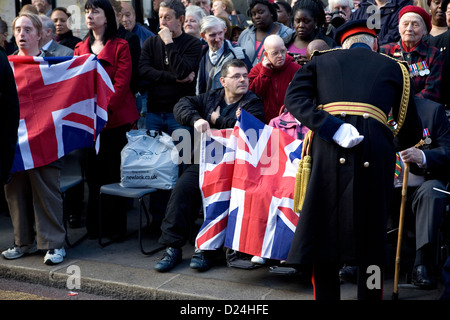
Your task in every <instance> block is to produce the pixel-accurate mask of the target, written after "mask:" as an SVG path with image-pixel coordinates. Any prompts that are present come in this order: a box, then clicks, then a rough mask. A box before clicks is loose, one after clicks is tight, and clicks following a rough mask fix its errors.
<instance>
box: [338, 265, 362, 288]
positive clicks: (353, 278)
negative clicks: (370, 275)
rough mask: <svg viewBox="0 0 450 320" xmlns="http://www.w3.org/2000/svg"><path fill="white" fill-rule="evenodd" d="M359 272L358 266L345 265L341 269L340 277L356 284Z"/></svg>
mask: <svg viewBox="0 0 450 320" xmlns="http://www.w3.org/2000/svg"><path fill="white" fill-rule="evenodd" d="M357 274H358V267H355V266H347V265H344V266H343V267H342V269H341V270H339V279H340V280H341V281H346V282H350V283H355V284H356V283H357V282H358V279H357Z"/></svg>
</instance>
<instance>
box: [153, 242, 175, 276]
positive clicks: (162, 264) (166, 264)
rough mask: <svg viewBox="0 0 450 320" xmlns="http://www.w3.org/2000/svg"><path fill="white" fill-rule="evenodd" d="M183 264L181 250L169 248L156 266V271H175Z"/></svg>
mask: <svg viewBox="0 0 450 320" xmlns="http://www.w3.org/2000/svg"><path fill="white" fill-rule="evenodd" d="M180 262H181V249H177V248H172V247H168V248H167V249H166V251H165V252H164V254H163V257H162V258H161V260H159V261H158V263H157V264H156V265H155V270H156V271H159V272H166V271H169V270H171V269H173V268H174V267H175V266H176V265H177V264H179V263H180Z"/></svg>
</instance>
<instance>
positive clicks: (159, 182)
mask: <svg viewBox="0 0 450 320" xmlns="http://www.w3.org/2000/svg"><path fill="white" fill-rule="evenodd" d="M127 139H128V143H127V144H126V145H125V147H124V148H123V149H122V152H121V168H120V169H121V182H120V184H121V186H122V187H128V188H155V189H163V190H169V189H173V187H174V186H175V183H176V182H177V179H178V151H177V149H176V147H175V144H174V143H173V140H172V137H171V136H169V135H168V134H167V133H164V132H158V131H153V130H146V129H139V130H131V131H129V132H127Z"/></svg>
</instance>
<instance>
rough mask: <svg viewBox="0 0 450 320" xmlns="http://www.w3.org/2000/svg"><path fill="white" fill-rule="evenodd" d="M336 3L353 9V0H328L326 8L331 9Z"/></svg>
mask: <svg viewBox="0 0 450 320" xmlns="http://www.w3.org/2000/svg"><path fill="white" fill-rule="evenodd" d="M338 4H340V5H342V6H348V7H350V9H353V7H354V6H353V0H328V9H329V10H330V11H333V8H334V7H335V6H337V5H338Z"/></svg>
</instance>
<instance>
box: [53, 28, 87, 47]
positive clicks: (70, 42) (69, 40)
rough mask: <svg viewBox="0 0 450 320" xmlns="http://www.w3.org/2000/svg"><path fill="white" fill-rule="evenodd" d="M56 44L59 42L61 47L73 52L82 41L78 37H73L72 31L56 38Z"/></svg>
mask: <svg viewBox="0 0 450 320" xmlns="http://www.w3.org/2000/svg"><path fill="white" fill-rule="evenodd" d="M55 40H56V42H58V43H59V44H60V45H63V46H66V47H68V48H70V49H72V50H74V49H75V46H76V45H77V44H78V42H81V41H82V40H81V39H80V38H78V37H75V36H74V35H73V32H72V30H69V31H67V32H66V33H64V34H62V35H59V36H56V39H55Z"/></svg>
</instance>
